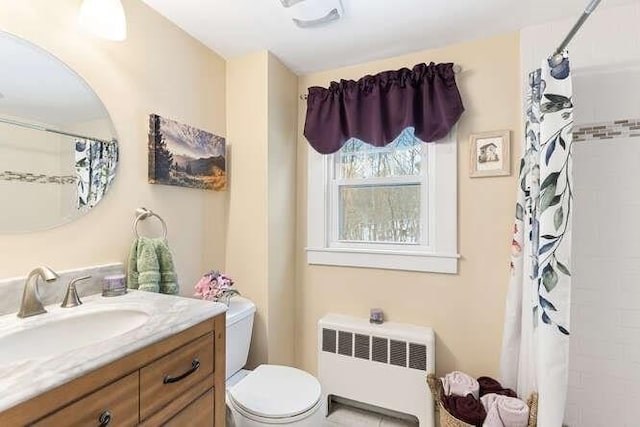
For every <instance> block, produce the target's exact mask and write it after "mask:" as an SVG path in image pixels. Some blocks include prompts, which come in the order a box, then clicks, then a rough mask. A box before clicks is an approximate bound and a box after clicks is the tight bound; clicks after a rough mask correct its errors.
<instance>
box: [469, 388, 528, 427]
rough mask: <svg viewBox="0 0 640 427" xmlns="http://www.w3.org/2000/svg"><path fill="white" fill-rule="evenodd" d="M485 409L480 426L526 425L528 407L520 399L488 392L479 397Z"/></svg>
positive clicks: (510, 426) (522, 426) (514, 426)
mask: <svg viewBox="0 0 640 427" xmlns="http://www.w3.org/2000/svg"><path fill="white" fill-rule="evenodd" d="M480 401H481V402H482V404H483V405H484V409H485V410H486V411H487V418H485V420H484V424H482V427H527V424H528V423H529V407H528V406H527V404H526V403H524V402H523V401H522V400H520V399H516V398H515V397H509V396H503V395H500V394H495V393H489V394H485V395H484V396H482V398H480Z"/></svg>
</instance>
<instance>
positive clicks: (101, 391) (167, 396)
mask: <svg viewBox="0 0 640 427" xmlns="http://www.w3.org/2000/svg"><path fill="white" fill-rule="evenodd" d="M225 326H226V325H225V315H224V314H221V315H219V316H217V317H215V318H213V319H210V320H207V321H205V322H202V323H200V324H197V325H195V326H193V327H191V328H189V329H187V330H186V331H184V332H181V333H178V334H176V335H173V336H171V337H169V338H166V339H164V340H162V341H160V342H157V343H155V344H151V345H150V346H148V347H145V348H143V349H141V350H139V351H136V352H135V353H133V354H130V355H128V356H125V357H123V358H122V359H118V360H116V361H114V362H112V363H110V364H108V365H106V366H104V367H102V368H98V369H96V370H95V371H92V372H89V373H87V374H86V375H84V376H82V377H79V378H76V379H75V380H72V381H70V382H68V383H66V384H63V385H61V386H59V387H57V388H55V389H53V390H50V391H48V392H46V393H43V394H41V395H39V396H36V397H35V398H33V399H31V400H29V401H26V402H24V403H21V404H20V405H17V406H15V407H13V408H10V409H8V410H6V411H4V412H2V413H0V426H3V427H8V426H26V425H29V426H37V427H49V426H51V427H54V426H55V427H59V426H65V427H66V426H82V427H84V426H118V427H120V426H136V425H143V426H161V425H166V426H176V427H178V426H193V427H200V426H202V427H214V426H215V427H224V426H225V384H224V383H225V331H226V329H225Z"/></svg>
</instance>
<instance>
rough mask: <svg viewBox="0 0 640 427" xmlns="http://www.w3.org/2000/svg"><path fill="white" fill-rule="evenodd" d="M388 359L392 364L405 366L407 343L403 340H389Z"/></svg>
mask: <svg viewBox="0 0 640 427" xmlns="http://www.w3.org/2000/svg"><path fill="white" fill-rule="evenodd" d="M389 356H390V357H389V360H390V362H389V363H391V364H392V365H396V366H402V367H403V368H406V367H407V343H406V342H404V341H396V340H391V351H390V353H389Z"/></svg>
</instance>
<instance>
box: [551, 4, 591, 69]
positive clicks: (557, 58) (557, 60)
mask: <svg viewBox="0 0 640 427" xmlns="http://www.w3.org/2000/svg"><path fill="white" fill-rule="evenodd" d="M600 2H602V0H591V2H590V3H589V4H588V5H587V7H586V9H585V10H584V12H582V16H581V17H580V19H578V22H576V23H575V25H574V26H573V28H571V30H570V31H569V34H567V36H566V37H565V38H564V40H563V41H562V43H560V46H558V48H557V49H556V51H555V52H553V55H551V66H553V67H557V66H558V65H560V64H561V63H562V60H563V56H562V52H564V50H565V49H566V47H567V46H568V45H569V43H571V40H573V38H574V37H575V35H576V34H577V33H578V31H580V28H582V26H583V25H584V23H585V22H586V21H587V19H589V16H590V15H591V14H592V13H593V11H594V10H596V8H597V7H598V5H600Z"/></svg>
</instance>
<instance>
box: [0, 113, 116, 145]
mask: <svg viewBox="0 0 640 427" xmlns="http://www.w3.org/2000/svg"><path fill="white" fill-rule="evenodd" d="M0 123H5V124H8V125H13V126H19V127H22V128H27V129H33V130H39V131H42V132H49V133H55V134H58V135H64V136H70V137H72V138H79V139H88V140H90V141H95V142H102V143H103V144H110V143H112V142H113V141H105V140H103V139H99V138H94V137H92V136H84V135H78V134H76V133H71V132H65V131H62V130H57V129H50V128H48V127H45V126H41V125H36V124H34V123H25V122H19V121H17V120H11V119H5V118H3V117H0Z"/></svg>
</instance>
